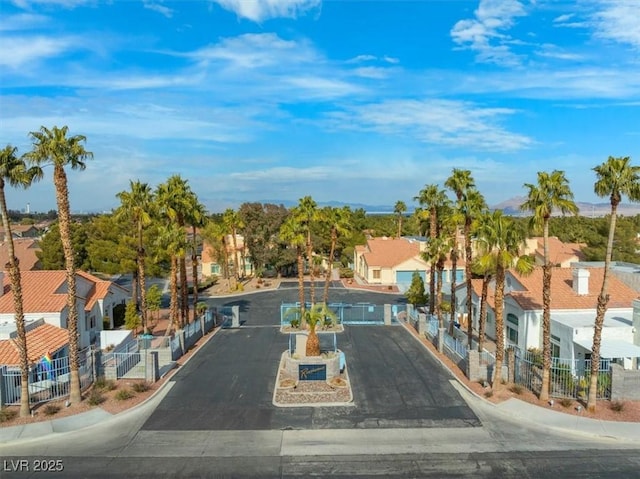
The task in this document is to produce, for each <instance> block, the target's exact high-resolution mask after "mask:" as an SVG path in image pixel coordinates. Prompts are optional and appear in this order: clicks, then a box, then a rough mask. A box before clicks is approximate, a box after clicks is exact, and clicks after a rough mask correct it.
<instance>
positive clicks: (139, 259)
mask: <svg viewBox="0 0 640 479" xmlns="http://www.w3.org/2000/svg"><path fill="white" fill-rule="evenodd" d="M129 187H130V191H121V192H120V193H118V194H117V195H116V196H117V197H118V199H119V200H120V203H121V205H120V207H119V208H118V210H116V218H122V219H126V220H129V221H130V222H131V223H132V224H133V227H134V230H135V232H136V239H137V254H136V264H137V268H136V269H137V272H138V282H139V283H140V288H139V289H140V314H141V316H142V328H143V331H144V334H148V333H149V328H148V326H147V287H146V272H145V271H146V269H145V261H146V251H145V248H144V242H143V233H144V229H145V227H147V226H149V225H150V224H151V213H152V208H153V205H154V203H153V194H152V192H151V187H150V186H149V184H148V183H142V182H140V181H132V180H129ZM134 300H135V298H134Z"/></svg>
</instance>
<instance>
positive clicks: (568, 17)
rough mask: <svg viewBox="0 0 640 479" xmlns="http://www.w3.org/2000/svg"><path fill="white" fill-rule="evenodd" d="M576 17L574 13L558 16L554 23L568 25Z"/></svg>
mask: <svg viewBox="0 0 640 479" xmlns="http://www.w3.org/2000/svg"><path fill="white" fill-rule="evenodd" d="M574 16H575V14H573V13H565V14H564V15H558V16H557V17H556V18H554V19H553V23H566V22H568V21H569V20H571V19H572V18H573V17H574Z"/></svg>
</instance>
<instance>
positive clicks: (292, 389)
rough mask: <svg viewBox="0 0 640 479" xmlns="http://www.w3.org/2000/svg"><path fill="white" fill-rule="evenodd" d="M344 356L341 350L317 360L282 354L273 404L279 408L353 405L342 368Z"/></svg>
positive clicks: (286, 353)
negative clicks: (342, 356)
mask: <svg viewBox="0 0 640 479" xmlns="http://www.w3.org/2000/svg"><path fill="white" fill-rule="evenodd" d="M341 355H342V353H341V352H340V351H335V352H333V351H332V352H328V353H323V354H322V355H320V356H315V357H305V356H300V357H298V356H297V355H296V354H295V353H294V354H290V352H289V351H285V352H283V353H282V357H281V359H280V365H279V367H278V373H277V375H276V384H275V387H274V388H273V404H274V405H275V406H279V407H301V406H349V405H353V402H352V401H353V392H352V390H351V382H350V381H349V374H348V373H347V368H346V365H343V367H340V362H341V359H340V358H341ZM333 363H335V364H333ZM335 366H337V369H335Z"/></svg>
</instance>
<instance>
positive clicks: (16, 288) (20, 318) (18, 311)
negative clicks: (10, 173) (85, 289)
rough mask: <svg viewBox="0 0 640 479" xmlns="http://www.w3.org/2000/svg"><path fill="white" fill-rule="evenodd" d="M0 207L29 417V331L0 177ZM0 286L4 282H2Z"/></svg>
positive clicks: (24, 412)
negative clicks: (25, 322) (7, 250)
mask: <svg viewBox="0 0 640 479" xmlns="http://www.w3.org/2000/svg"><path fill="white" fill-rule="evenodd" d="M0 186H1V187H0V209H1V210H2V226H3V227H4V231H5V242H6V243H7V246H8V248H9V279H10V281H11V291H12V293H13V307H14V311H15V320H16V332H17V334H18V338H17V341H16V344H17V346H18V352H19V354H20V417H29V415H30V414H31V407H30V404H29V355H28V354H27V331H26V328H25V324H24V309H23V303H22V283H21V281H20V279H21V278H20V266H19V263H18V258H16V254H15V247H14V244H13V237H12V236H11V226H10V224H9V212H8V211H7V201H6V198H5V194H4V180H2V179H0ZM0 287H2V284H1V283H0Z"/></svg>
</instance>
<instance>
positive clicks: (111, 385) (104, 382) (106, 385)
mask: <svg viewBox="0 0 640 479" xmlns="http://www.w3.org/2000/svg"><path fill="white" fill-rule="evenodd" d="M117 387H118V385H117V384H116V382H115V381H114V380H112V379H105V377H104V376H100V377H99V378H98V379H96V381H95V382H94V383H93V388H94V389H99V390H100V391H113V390H114V389H116V388H117Z"/></svg>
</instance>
